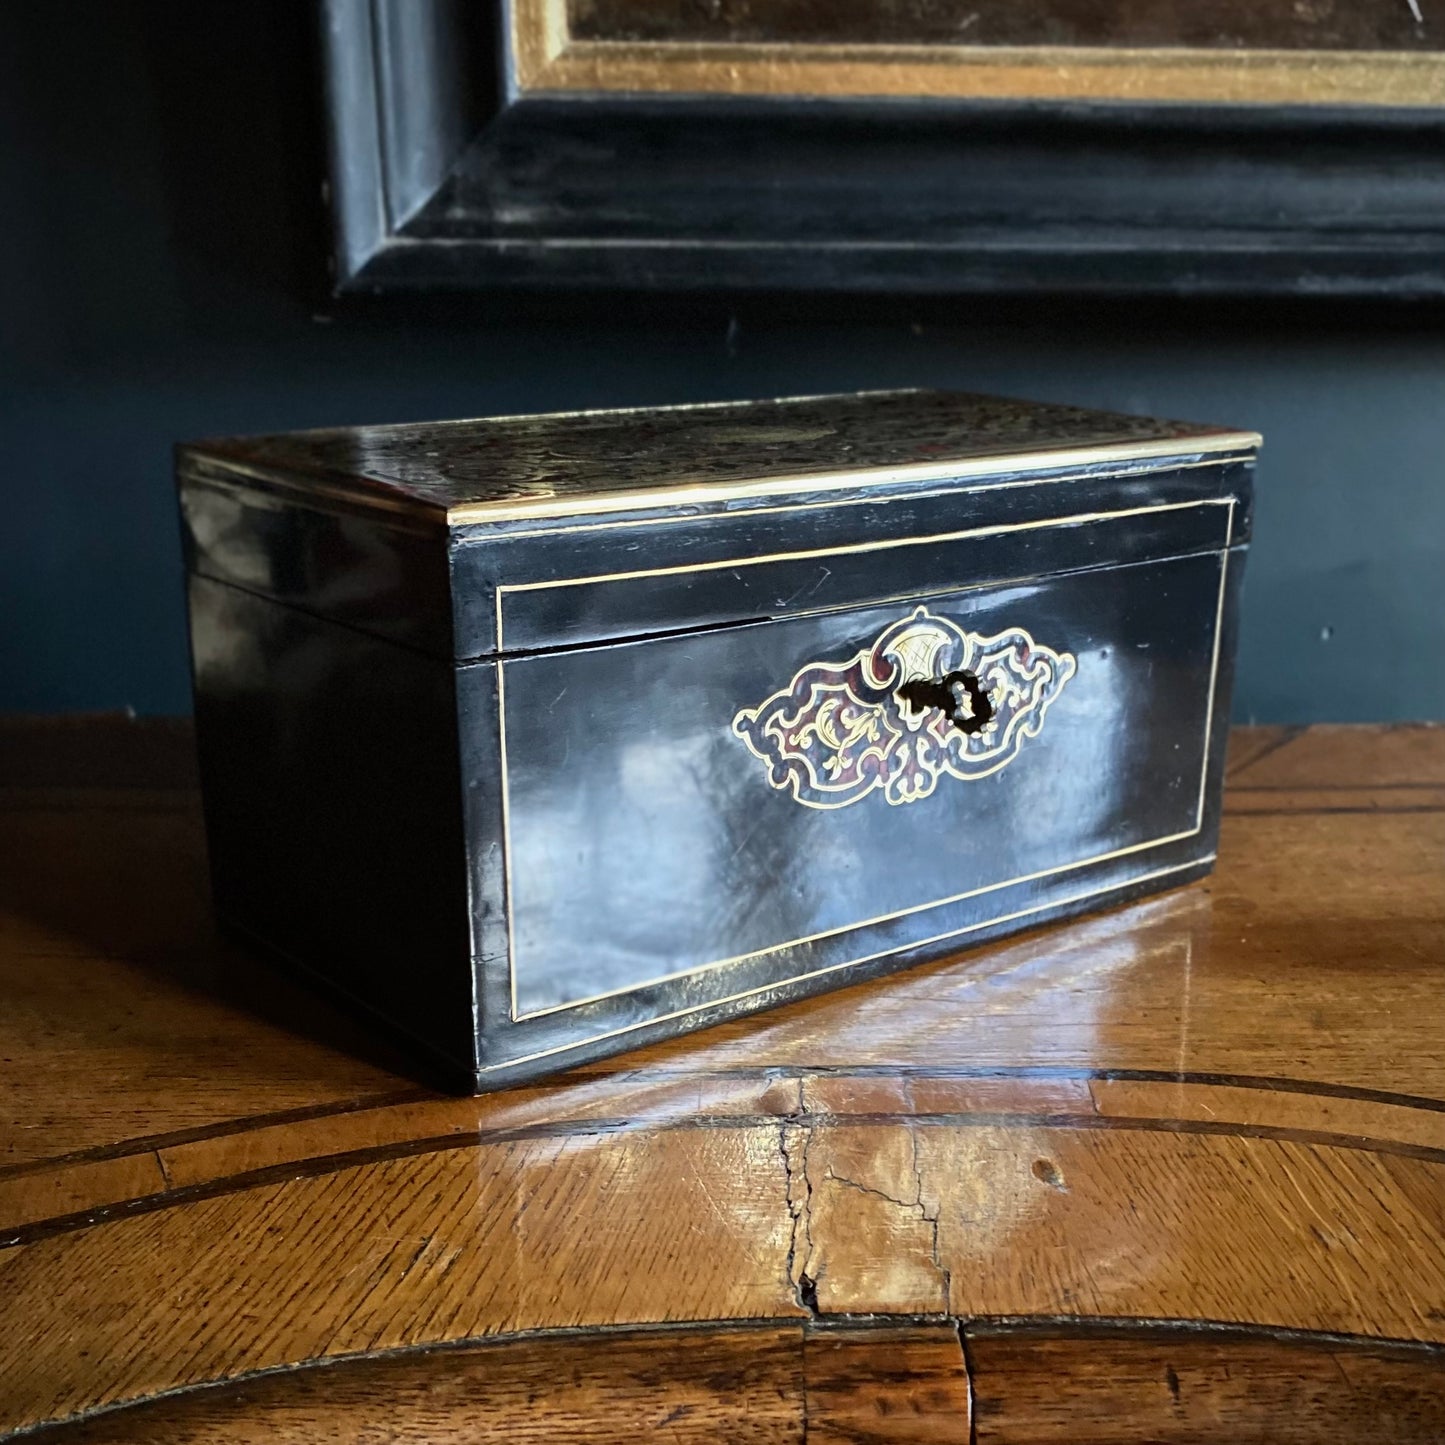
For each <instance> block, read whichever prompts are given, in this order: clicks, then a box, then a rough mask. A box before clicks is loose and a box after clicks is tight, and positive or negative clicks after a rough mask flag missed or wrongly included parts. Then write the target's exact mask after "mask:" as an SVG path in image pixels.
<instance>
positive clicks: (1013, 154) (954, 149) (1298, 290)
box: [323, 0, 1445, 297]
mask: <svg viewBox="0 0 1445 1445" xmlns="http://www.w3.org/2000/svg"><path fill="white" fill-rule="evenodd" d="M1438 3H1439V0H1390V3H1386V0H1271V3H1260V0H1194V3H1191V4H1184V3H1182V0H1014V3H1011V4H1006V3H1004V0H510V3H506V4H503V5H500V6H498V5H494V4H488V3H487V0H323V21H324V35H325V59H326V71H327V75H326V80H327V106H328V114H329V120H330V129H331V155H332V187H333V207H334V212H335V218H336V237H337V244H336V281H337V286H338V289H340V290H343V291H345V290H355V289H368V290H370V289H381V290H394V289H403V288H419V287H421V288H443V287H463V288H483V287H486V288H493V287H499V286H500V287H526V288H539V287H540V288H545V287H558V286H561V287H613V288H625V289H628V290H648V289H659V288H665V289H691V290H709V291H713V290H738V289H743V290H760V291H777V290H808V291H872V292H911V293H915V294H943V293H952V294H969V293H980V292H1085V291H1092V292H1105V293H1120V294H1128V293H1135V294H1139V293H1212V294H1233V295H1269V294H1291V295H1337V296H1356V297H1360V296H1377V297H1385V296H1398V297H1419V296H1433V295H1439V294H1441V293H1442V292H1445V145H1442V142H1445V10H1441V11H1440V13H1439V14H1438V15H1437V14H1435V12H1434V11H1433V10H1432V9H1430V8H1429V7H1430V6H1432V5H1434V4H1438Z"/></svg>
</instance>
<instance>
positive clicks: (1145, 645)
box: [179, 392, 1258, 1088]
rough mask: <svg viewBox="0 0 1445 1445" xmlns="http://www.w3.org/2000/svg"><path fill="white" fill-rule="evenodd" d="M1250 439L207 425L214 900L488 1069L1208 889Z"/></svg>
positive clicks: (615, 425) (709, 423)
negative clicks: (1036, 927)
mask: <svg viewBox="0 0 1445 1445" xmlns="http://www.w3.org/2000/svg"><path fill="white" fill-rule="evenodd" d="M1257 441H1258V438H1257V437H1255V436H1254V435H1253V434H1251V433H1247V432H1238V431H1230V430H1226V429H1218V428H1209V427H1198V426H1189V425H1183V424H1178V423H1170V422H1159V421H1153V420H1149V419H1146V418H1139V417H1126V416H1117V415H1111V414H1107V413H1093V412H1084V411H1079V410H1076V409H1072V408H1067V407H1059V406H1036V405H1029V404H1025V403H1020V402H1011V401H1004V400H998V399H991V398H983V397H970V396H954V395H947V394H937V393H926V392H892V393H876V394H864V395H858V396H847V397H820V398H805V399H799V400H789V401H781V402H758V403H737V404H724V405H713V406H699V407H681V408H663V409H654V410H640V411H622V412H596V413H584V414H579V415H569V416H555V417H516V418H500V419H492V420H483V421H472V422H456V423H443V424H436V425H412V426H396V427H363V428H355V429H349V430H339V431H330V432H313V433H297V434H294V435H290V436H281V437H270V438H254V439H237V440H229V441H217V442H211V443H205V444H200V445H195V446H189V447H186V448H183V449H182V451H181V453H180V461H179V465H180V482H181V497H182V504H183V511H184V516H185V520H186V538H187V552H188V559H189V564H190V570H191V577H190V598H191V619H192V626H191V635H192V643H193V654H194V661H195V679H196V717H197V728H198V738H199V746H200V759H201V773H202V784H203V791H204V794H205V797H206V807H207V820H208V824H209V829H210V845H211V864H212V872H213V880H214V891H215V899H216V906H217V909H218V911H219V913H220V916H221V917H222V919H223V920H224V921H225V922H226V923H227V925H228V926H229V927H231V928H232V929H233V930H234V931H236V932H237V933H239V934H240V935H242V936H243V937H246V938H248V939H251V940H253V941H255V942H257V943H259V944H261V945H264V946H266V947H268V948H270V949H272V950H274V951H276V952H277V953H279V954H281V955H283V956H285V957H287V958H288V959H290V960H291V961H292V962H293V963H295V964H298V965H299V966H300V967H302V968H303V969H305V970H307V971H308V972H309V973H310V974H313V975H316V976H318V977H320V978H321V979H323V980H325V981H326V982H327V983H328V985H329V986H330V987H332V988H333V989H335V990H337V991H338V992H339V993H341V994H343V995H344V996H346V997H347V998H349V999H350V1000H351V1001H353V1002H354V1003H357V1004H359V1005H361V1006H362V1007H364V1008H365V1009H367V1010H369V1011H370V1012H371V1013H372V1014H374V1015H376V1016H377V1017H378V1018H380V1019H382V1020H384V1021H385V1022H386V1023H387V1024H389V1025H390V1026H392V1027H393V1028H395V1029H396V1030H397V1031H398V1033H399V1034H400V1035H402V1036H403V1037H405V1038H406V1039H408V1040H409V1041H410V1042H411V1043H412V1045H413V1046H414V1047H416V1048H417V1050H418V1051H419V1052H420V1053H422V1054H423V1055H425V1056H426V1057H428V1058H429V1059H430V1060H431V1061H432V1062H433V1064H434V1066H436V1067H439V1068H440V1069H442V1070H444V1071H445V1073H446V1074H447V1075H448V1076H449V1077H450V1078H451V1079H452V1080H453V1081H454V1082H456V1083H459V1084H462V1085H464V1086H471V1087H477V1088H493V1087H500V1086H502V1085H504V1084H507V1083H510V1082H515V1081H516V1080H518V1079H522V1078H527V1077H531V1076H534V1075H536V1074H539V1073H544V1072H547V1071H549V1070H553V1069H556V1068H560V1067H565V1066H567V1065H570V1064H575V1063H578V1062H581V1061H584V1060H587V1059H595V1058H599V1057H601V1056H602V1055H604V1054H606V1053H610V1052H614V1051H616V1050H618V1049H620V1048H626V1047H631V1046H635V1045H638V1044H642V1043H646V1042H648V1041H649V1040H653V1039H657V1038H661V1037H665V1036H667V1035H668V1034H671V1033H675V1032H678V1031H680V1030H682V1029H685V1028H692V1027H697V1026H701V1025H704V1024H708V1023H715V1022H718V1021H719V1020H722V1019H726V1018H730V1017H734V1016H736V1015H738V1014H740V1013H744V1012H750V1011H752V1010H755V1009H758V1008H762V1007H765V1006H768V1005H771V1004H775V1003H778V1002H782V1001H784V1000H786V999H789V998H794V997H797V996H799V995H800V994H802V993H805V992H813V991H816V990H818V989H821V988H826V987H833V986H837V985H840V984H843V983H849V982H853V981H856V980H857V979H858V978H861V977H867V976H871V975H873V974H876V973H880V972H883V971H887V970H891V969H894V968H897V967H899V966H901V965H903V964H907V963H918V962H922V961H926V960H927V959H929V958H933V957H937V956H938V955H939V953H940V952H941V951H943V950H945V949H948V948H952V947H955V946H957V945H958V944H959V943H960V942H968V941H983V940H985V939H987V938H990V937H994V936H998V935H1000V934H1002V933H1005V932H1008V931H1011V930H1016V929H1018V928H1020V927H1025V926H1030V925H1033V924H1036V923H1040V922H1044V921H1047V920H1049V919H1051V918H1057V917H1061V916H1064V915H1066V914H1070V913H1075V912H1079V911H1081V910H1083V909H1085V908H1088V907H1096V906H1099V905H1102V904H1104V903H1108V902H1118V901H1121V900H1123V899H1126V898H1130V897H1135V896H1138V895H1139V894H1141V893H1143V892H1146V891H1150V890H1153V889H1158V888H1161V887H1166V886H1173V885H1176V884H1182V883H1185V882H1188V881H1189V880H1191V879H1194V878H1198V877H1200V876H1201V875H1202V874H1204V873H1205V872H1207V871H1208V868H1209V866H1210V864H1211V862H1212V860H1213V857H1214V849H1215V839H1216V836H1217V832H1218V820H1219V812H1218V801H1219V787H1220V780H1221V777H1222V768H1223V759H1224V746H1225V737H1226V731H1227V727H1226V724H1227V718H1228V706H1229V693H1230V678H1231V670H1232V659H1233V651H1234V635H1235V630H1236V624H1237V598H1238V595H1239V588H1240V579H1241V571H1242V561H1243V554H1244V551H1245V548H1246V546H1247V543H1248V538H1249V512H1250V472H1251V468H1252V465H1253V457H1254V449H1255V445H1256V443H1257Z"/></svg>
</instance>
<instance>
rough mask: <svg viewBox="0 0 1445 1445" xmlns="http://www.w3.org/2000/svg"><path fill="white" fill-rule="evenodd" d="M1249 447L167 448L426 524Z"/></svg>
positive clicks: (727, 411) (371, 444) (903, 428)
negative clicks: (1006, 465) (1004, 467)
mask: <svg viewBox="0 0 1445 1445" xmlns="http://www.w3.org/2000/svg"><path fill="white" fill-rule="evenodd" d="M1258 442H1259V437H1258V436H1257V435H1256V434H1255V433H1253V432H1248V431H1238V430H1233V429H1229V428H1220V427H1209V426H1195V425H1191V424H1188V423H1183V422H1173V421H1160V420H1156V419H1153V418H1149V417H1138V416H1126V415H1121V414H1118V413H1113V412H1100V411H1087V410H1083V409H1081V408H1078V407H1070V406H1057V405H1052V404H1046V403H1031V402H1022V401H1015V400H1009V399H1005V398H999V397H988V396H975V395H969V394H965V393H951V392H938V391H884V392H862V393H857V394H852V395H846V396H812V397H791V398H786V399H783V400H777V401H750V402H721V403H706V404H701V405H693V406H675V407H650V408H634V409H624V410H612V411H582V412H566V413H556V414H550V415H540V416H505V417H488V418H480V419H473V420H466V421H452V422H421V423H408V424H402V425H395V426H361V427H341V428H330V429H325V430H317V431H302V432H292V433H288V434H284V435H278V436H268V437H236V438H224V439H219V440H215V441H208V442H204V443H197V444H195V445H194V446H188V447H183V448H182V449H181V464H182V468H183V470H184V469H185V468H186V466H187V465H188V464H190V465H193V466H194V465H196V464H198V463H200V464H203V465H204V466H205V469H206V470H208V471H215V470H219V471H221V472H222V473H225V474H229V475H230V476H232V477H236V478H246V477H249V478H252V479H255V480H257V481H260V482H262V483H264V484H265V485H267V486H268V487H270V488H272V489H277V488H279V489H284V490H289V489H297V490H301V491H304V492H306V493H308V494H310V495H312V496H313V497H316V498H317V499H318V500H319V499H322V498H325V499H326V500H328V501H329V502H330V503H331V504H333V505H342V506H347V507H350V506H356V507H362V508H367V509H381V510H383V511H392V512H398V511H399V512H404V513H410V514H412V515H413V516H414V517H417V518H424V519H426V520H427V521H428V522H430V523H432V524H433V525H435V524H437V523H442V524H446V525H449V526H453V527H456V526H466V525H469V524H477V523H487V522H506V521H515V520H521V519H534V518H552V517H569V516H586V515H589V514H598V513H613V512H625V511H635V510H640V509H647V508H655V507H667V506H683V505H699V504H702V505H706V504H707V503H709V502H717V503H726V502H729V501H732V500H735V499H739V498H748V497H761V496H776V495H780V494H785V493H788V492H796V491H800V490H806V491H809V492H821V491H826V490H828V489H829V488H830V487H837V488H845V487H857V486H859V485H861V484H863V483H869V484H873V483H879V484H881V483H887V482H890V481H909V480H925V481H926V480H928V479H929V478H938V477H958V476H965V475H970V474H973V475H978V474H984V473H987V472H989V471H995V470H997V469H998V468H999V464H1000V463H1001V462H1002V461H1003V460H1004V459H1008V460H1009V461H1010V462H1011V463H1012V464H1013V465H1014V466H1016V467H1019V466H1022V467H1027V468H1029V469H1034V468H1046V467H1048V468H1053V467H1067V466H1071V465H1074V464H1076V463H1077V464H1081V465H1083V464H1096V463H1098V462H1100V461H1103V460H1132V459H1143V458H1149V457H1168V456H1176V455H1179V454H1181V453H1213V452H1229V451H1243V450H1248V449H1251V448H1253V447H1254V446H1256V445H1258Z"/></svg>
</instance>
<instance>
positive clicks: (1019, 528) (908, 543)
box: [496, 497, 1235, 652]
mask: <svg viewBox="0 0 1445 1445" xmlns="http://www.w3.org/2000/svg"><path fill="white" fill-rule="evenodd" d="M1234 501H1235V499H1234V498H1233V497H1198V498H1191V499H1190V500H1189V501H1187V502H1159V503H1157V504H1155V505H1154V506H1150V507H1123V508H1120V509H1119V510H1117V511H1113V512H1074V513H1071V514H1069V515H1068V516H1063V517H1039V518H1035V519H1034V520H1033V521H1031V522H1001V523H998V524H997V525H995V526H992V527H965V528H963V529H962V530H960V531H957V532H933V533H930V534H929V535H928V536H926V537H890V538H887V539H885V540H884V541H881V542H847V543H844V544H842V545H841V546H832V547H815V548H810V549H805V550H802V551H797V552H768V553H765V554H764V555H763V556H761V557H724V558H720V559H719V560H717V561H713V562H688V563H683V564H680V565H678V566H675V567H639V568H636V569H634V570H632V571H629V572H600V573H597V574H595V575H594V576H590V577H559V578H555V579H553V580H550V581H542V582H499V583H498V584H497V589H496V611H497V639H496V650H497V651H498V652H502V651H503V650H504V648H503V645H502V600H503V597H504V596H505V595H506V594H508V593H511V592H543V591H547V590H549V589H551V588H560V587H584V586H587V585H588V584H590V583H594V582H630V581H633V580H635V579H637V578H639V577H676V576H684V575H687V574H690V573H693V572H718V571H730V570H734V569H736V568H738V567H758V566H763V565H766V564H768V563H771V562H792V561H799V560H802V559H805V558H810V557H842V556H852V555H856V554H859V553H863V552H885V551H889V550H890V549H894V548H899V547H922V546H927V545H930V544H933V543H938V542H958V541H963V540H966V539H967V538H970V537H997V536H1002V535H1004V534H1006V533H1009V532H1035V531H1040V530H1046V529H1048V528H1049V527H1077V526H1088V525H1091V524H1093V523H1095V522H1113V521H1117V520H1119V519H1120V518H1123V517H1142V516H1145V515H1148V514H1151V513H1155V512H1183V511H1189V510H1190V509H1192V508H1196V507H1228V508H1229V509H1230V517H1231V519H1232V517H1233V514H1234ZM1231 525H1232V523H1231ZM1226 537H1227V534H1226ZM1226 545H1228V542H1227V540H1226ZM860 605H865V606H866V605H867V604H866V603H865V604H860Z"/></svg>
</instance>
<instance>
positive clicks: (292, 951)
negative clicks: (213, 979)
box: [190, 576, 473, 1082]
mask: <svg viewBox="0 0 1445 1445" xmlns="http://www.w3.org/2000/svg"><path fill="white" fill-rule="evenodd" d="M190 604H191V640H192V642H191V645H192V654H193V664H194V674H195V694H196V735H197V747H198V752H199V756H200V765H201V782H202V789H203V796H204V803H205V812H206V825H207V833H208V839H209V846H210V856H211V872H212V880H213V888H214V897H215V906H216V910H217V913H218V914H219V916H220V918H221V920H222V921H223V923H224V924H226V925H228V926H229V927H230V928H232V929H234V930H236V931H238V932H239V933H241V934H243V935H245V936H246V937H247V938H249V939H251V940H254V941H256V942H259V943H260V944H262V945H264V946H266V947H267V948H268V949H270V950H273V951H274V952H276V953H278V954H280V955H282V956H284V957H285V958H286V959H288V960H289V961H291V962H292V963H293V964H295V965H297V966H299V967H300V968H302V969H304V970H305V971H306V972H308V973H309V974H311V975H314V976H315V977H316V978H318V979H319V980H321V981H322V982H324V983H325V984H326V985H327V986H328V987H329V989H330V990H331V991H333V992H334V993H336V994H337V995H339V996H341V997H342V998H343V999H345V1000H348V1001H350V1002H351V1003H353V1004H355V1005H359V1006H360V1007H362V1008H363V1009H365V1010H366V1011H368V1012H369V1013H371V1014H372V1015H374V1016H376V1017H378V1018H379V1019H381V1020H382V1021H383V1022H385V1023H386V1024H387V1025H388V1026H389V1027H390V1028H391V1029H392V1030H394V1031H396V1032H397V1033H398V1034H400V1035H402V1036H404V1037H405V1038H406V1039H407V1040H410V1041H411V1043H412V1045H413V1046H414V1047H415V1048H416V1049H417V1050H419V1051H420V1052H421V1053H423V1054H424V1055H425V1056H426V1057H427V1058H428V1059H429V1060H431V1061H432V1063H433V1065H434V1069H439V1070H440V1071H441V1073H442V1075H443V1076H444V1077H447V1078H448V1079H449V1080H450V1081H451V1082H464V1081H467V1080H469V1079H470V1077H471V1070H472V1066H473V1012H472V1011H473V990H472V974H471V967H470V963H469V949H468V946H467V906H466V869H465V853H464V839H463V831H462V822H461V784H460V767H459V763H458V758H457V736H456V711H455V689H454V686H453V680H452V671H451V668H450V667H449V666H448V664H447V663H445V662H444V661H441V660H440V659H434V658H429V657H425V656H422V655H420V654H418V653H416V652H413V651H410V650H409V649H407V648H404V647H400V646H397V645H395V644H393V643H388V642H384V641H381V640H379V639H377V638H374V637H370V636H368V635H366V634H364V633H362V632H358V631H355V630H353V629H351V628H348V627H343V626H340V625H337V624H335V623H332V622H327V621H324V620H321V619H318V618H315V617H312V616H309V615H307V614H305V613H303V612H300V611H297V610H295V609H292V608H288V607H283V606H281V605H279V604H278V603H276V602H274V601H270V600H267V599H264V598H260V597H256V596H254V595H252V594H250V593H248V592H244V591H241V590H239V589H238V588H235V587H230V586H226V585H224V584H222V583H219V582H216V581H214V580H212V579H210V578H207V577H196V576H193V577H192V578H191V579H190Z"/></svg>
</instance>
